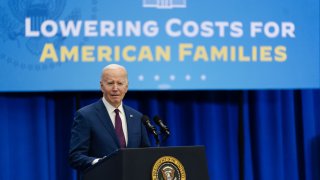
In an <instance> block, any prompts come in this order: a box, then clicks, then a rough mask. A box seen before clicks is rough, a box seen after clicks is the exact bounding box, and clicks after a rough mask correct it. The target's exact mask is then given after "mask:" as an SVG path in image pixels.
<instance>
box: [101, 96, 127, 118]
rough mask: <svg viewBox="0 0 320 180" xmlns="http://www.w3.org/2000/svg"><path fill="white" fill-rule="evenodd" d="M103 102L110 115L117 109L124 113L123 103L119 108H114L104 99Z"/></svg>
mask: <svg viewBox="0 0 320 180" xmlns="http://www.w3.org/2000/svg"><path fill="white" fill-rule="evenodd" d="M102 102H103V104H104V106H105V107H106V109H107V111H108V113H109V114H111V113H113V112H114V110H115V109H119V111H120V113H123V112H124V110H123V106H122V102H121V103H120V105H119V107H118V108H115V107H113V106H112V105H111V104H110V103H109V102H108V101H107V100H106V99H105V98H104V97H102Z"/></svg>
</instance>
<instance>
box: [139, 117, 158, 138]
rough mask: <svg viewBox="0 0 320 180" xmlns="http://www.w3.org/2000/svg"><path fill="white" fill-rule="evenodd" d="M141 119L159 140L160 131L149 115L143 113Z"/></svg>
mask: <svg viewBox="0 0 320 180" xmlns="http://www.w3.org/2000/svg"><path fill="white" fill-rule="evenodd" d="M141 121H142V122H143V124H144V125H145V126H146V128H147V129H148V131H150V132H151V133H152V134H153V135H154V136H155V137H156V140H157V139H158V133H157V131H156V128H155V127H154V126H153V125H152V124H151V122H150V119H149V117H148V116H147V115H143V116H142V118H141Z"/></svg>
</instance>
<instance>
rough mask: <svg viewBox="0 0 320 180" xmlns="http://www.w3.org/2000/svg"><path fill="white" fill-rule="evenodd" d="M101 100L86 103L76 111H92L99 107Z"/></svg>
mask: <svg viewBox="0 0 320 180" xmlns="http://www.w3.org/2000/svg"><path fill="white" fill-rule="evenodd" d="M100 101H101V100H98V101H96V102H94V103H91V104H88V105H86V106H84V107H82V108H80V109H79V110H78V111H77V112H79V113H90V112H93V111H96V109H97V108H99V106H101V103H102V101H101V102H100Z"/></svg>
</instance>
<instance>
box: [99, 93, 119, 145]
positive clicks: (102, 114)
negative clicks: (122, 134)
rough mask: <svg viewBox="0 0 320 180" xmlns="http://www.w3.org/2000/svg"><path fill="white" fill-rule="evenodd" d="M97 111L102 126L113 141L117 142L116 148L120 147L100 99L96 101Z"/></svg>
mask: <svg viewBox="0 0 320 180" xmlns="http://www.w3.org/2000/svg"><path fill="white" fill-rule="evenodd" d="M96 107H97V111H98V115H99V120H100V122H101V123H102V124H103V126H104V127H105V128H106V130H107V132H108V133H109V134H110V135H111V137H112V139H113V140H114V142H115V143H116V144H117V146H118V148H119V147H120V144H119V141H118V137H117V135H116V132H115V130H114V127H113V124H112V122H111V119H110V117H109V114H108V111H107V109H106V107H105V106H104V104H103V102H102V100H101V99H100V101H98V102H97V106H96Z"/></svg>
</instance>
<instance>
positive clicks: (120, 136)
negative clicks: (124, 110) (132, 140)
mask: <svg viewBox="0 0 320 180" xmlns="http://www.w3.org/2000/svg"><path fill="white" fill-rule="evenodd" d="M114 112H115V113H116V118H115V130H116V134H117V136H118V140H119V143H120V147H121V148H125V147H126V140H125V138H124V133H123V130H122V122H121V118H120V115H119V112H120V111H119V109H115V110H114Z"/></svg>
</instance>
